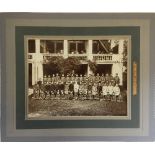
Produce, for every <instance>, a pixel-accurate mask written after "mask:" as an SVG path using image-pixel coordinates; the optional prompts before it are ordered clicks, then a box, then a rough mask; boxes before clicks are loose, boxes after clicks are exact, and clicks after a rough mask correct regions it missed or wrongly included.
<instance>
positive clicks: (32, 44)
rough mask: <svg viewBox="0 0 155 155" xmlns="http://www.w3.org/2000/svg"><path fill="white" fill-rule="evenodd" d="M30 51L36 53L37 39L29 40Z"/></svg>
mask: <svg viewBox="0 0 155 155" xmlns="http://www.w3.org/2000/svg"><path fill="white" fill-rule="evenodd" d="M28 52H29V53H35V40H32V39H31V40H28Z"/></svg>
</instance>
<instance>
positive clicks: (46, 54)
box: [41, 53, 63, 57]
mask: <svg viewBox="0 0 155 155" xmlns="http://www.w3.org/2000/svg"><path fill="white" fill-rule="evenodd" d="M41 54H42V55H43V56H49V57H52V56H53V57H54V56H56V57H57V56H63V53H41Z"/></svg>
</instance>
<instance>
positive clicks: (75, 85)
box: [74, 81, 79, 100]
mask: <svg viewBox="0 0 155 155" xmlns="http://www.w3.org/2000/svg"><path fill="white" fill-rule="evenodd" d="M78 92H79V84H78V83H77V81H75V83H74V98H75V99H76V100H77V99H78Z"/></svg>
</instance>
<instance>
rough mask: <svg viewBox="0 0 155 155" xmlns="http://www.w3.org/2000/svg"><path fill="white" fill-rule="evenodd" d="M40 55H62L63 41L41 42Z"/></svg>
mask: <svg viewBox="0 0 155 155" xmlns="http://www.w3.org/2000/svg"><path fill="white" fill-rule="evenodd" d="M40 45H41V50H40V51H41V53H53V54H54V53H60V54H62V53H63V48H64V47H63V46H64V45H63V40H42V41H41V43H40Z"/></svg>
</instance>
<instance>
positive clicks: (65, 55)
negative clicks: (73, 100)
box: [63, 40, 68, 59]
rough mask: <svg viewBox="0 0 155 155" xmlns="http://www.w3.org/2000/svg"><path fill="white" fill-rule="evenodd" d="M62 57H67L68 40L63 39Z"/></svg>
mask: <svg viewBox="0 0 155 155" xmlns="http://www.w3.org/2000/svg"><path fill="white" fill-rule="evenodd" d="M63 57H64V58H65V59H66V58H68V40H64V54H63Z"/></svg>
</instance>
